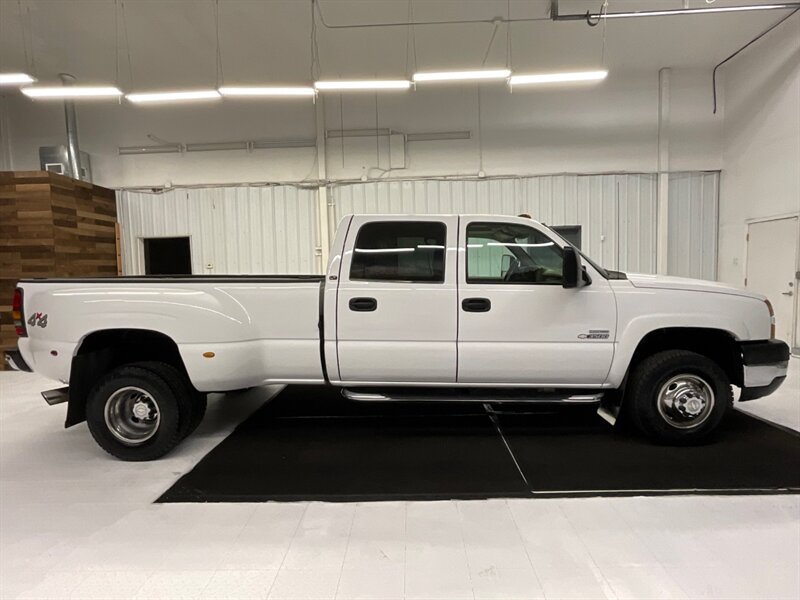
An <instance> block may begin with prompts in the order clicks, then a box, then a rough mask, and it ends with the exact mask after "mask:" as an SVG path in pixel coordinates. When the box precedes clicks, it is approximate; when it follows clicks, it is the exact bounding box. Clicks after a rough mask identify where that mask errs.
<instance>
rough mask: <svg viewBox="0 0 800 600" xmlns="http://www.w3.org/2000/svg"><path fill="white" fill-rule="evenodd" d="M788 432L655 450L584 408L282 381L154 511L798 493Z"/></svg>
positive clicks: (724, 431) (752, 428)
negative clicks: (353, 393) (352, 391)
mask: <svg viewBox="0 0 800 600" xmlns="http://www.w3.org/2000/svg"><path fill="white" fill-rule="evenodd" d="M798 465H800V435H798V434H796V433H795V432H790V431H785V430H783V429H781V428H778V427H775V426H772V425H770V424H768V423H765V422H762V421H759V420H758V419H755V418H753V417H750V416H747V415H745V414H744V413H741V412H738V411H733V412H732V414H731V415H730V416H729V418H728V419H726V421H725V423H723V425H722V426H721V428H720V430H719V432H718V433H717V435H715V436H714V438H713V439H712V440H710V441H709V443H708V444H706V445H703V446H697V447H689V448H676V447H667V446H658V445H654V444H651V443H650V442H648V441H647V440H644V439H641V438H639V437H638V436H636V435H634V434H632V433H630V432H627V431H625V430H624V429H622V430H620V429H618V428H614V429H612V428H611V427H609V426H608V425H607V424H606V423H605V422H604V421H602V420H601V419H600V418H599V417H598V416H597V415H596V414H595V412H594V410H593V409H591V408H586V407H564V408H563V409H557V410H554V409H541V408H536V409H533V408H530V407H527V406H520V405H516V406H514V407H511V406H508V405H495V406H494V407H493V408H491V409H490V410H489V412H487V410H486V409H485V408H484V407H483V405H481V404H477V403H471V404H467V403H464V404H461V403H451V404H423V403H402V404H399V403H395V404H389V403H363V402H350V401H347V400H345V399H344V398H342V397H341V395H340V394H339V393H338V391H337V390H335V389H331V388H322V387H304V386H292V387H289V388H286V389H285V390H284V391H283V392H281V393H280V394H279V395H278V396H277V397H276V398H274V399H273V400H272V401H271V402H269V403H267V404H265V405H264V406H263V407H262V408H260V409H259V410H258V411H256V413H254V414H253V415H252V416H251V417H250V418H249V419H247V420H246V421H245V422H243V423H242V424H241V425H239V427H237V429H236V430H235V431H234V432H233V433H232V434H231V435H230V436H228V438H226V439H225V440H224V441H223V442H222V443H221V444H219V445H218V446H217V447H216V448H215V449H214V450H212V451H211V452H210V453H209V454H208V455H206V456H205V457H204V458H203V459H202V460H201V461H200V462H199V463H198V464H197V465H196V466H195V468H194V469H193V470H192V471H190V472H189V473H187V474H186V475H184V476H183V477H182V478H181V479H179V480H178V481H177V482H176V483H175V485H173V486H172V487H171V488H170V489H169V490H167V491H166V492H165V493H164V494H163V495H162V497H161V498H159V500H158V501H159V502H261V501H270V500H272V501H295V500H324V501H334V502H335V501H367V500H440V499H471V498H490V497H531V496H532V495H549V496H552V495H555V496H572V495H618V494H624V495H631V494H636V495H639V494H672V493H756V492H760V493H784V492H791V491H795V492H796V491H800V468H798Z"/></svg>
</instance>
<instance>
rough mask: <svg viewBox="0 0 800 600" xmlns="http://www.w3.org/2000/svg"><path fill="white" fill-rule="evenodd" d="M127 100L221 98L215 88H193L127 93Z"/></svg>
mask: <svg viewBox="0 0 800 600" xmlns="http://www.w3.org/2000/svg"><path fill="white" fill-rule="evenodd" d="M125 97H126V98H127V99H128V100H130V101H131V102H135V103H140V102H175V101H178V102H180V101H182V100H216V99H217V98H221V97H222V96H220V95H219V92H218V91H217V90H195V91H189V92H147V93H144V94H127V95H126V96H125Z"/></svg>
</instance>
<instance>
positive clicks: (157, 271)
mask: <svg viewBox="0 0 800 600" xmlns="http://www.w3.org/2000/svg"><path fill="white" fill-rule="evenodd" d="M144 269H145V273H146V274H147V275H191V274H192V255H191V251H190V249H189V238H188V237H173V238H145V240H144Z"/></svg>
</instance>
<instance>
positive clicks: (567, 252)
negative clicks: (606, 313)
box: [562, 246, 586, 288]
mask: <svg viewBox="0 0 800 600" xmlns="http://www.w3.org/2000/svg"><path fill="white" fill-rule="evenodd" d="M584 285H586V281H585V280H584V278H583V266H582V265H581V257H580V255H579V254H578V253H577V252H576V250H575V248H573V247H572V246H565V247H564V272H563V283H562V286H563V287H565V288H582V287H583V286H584Z"/></svg>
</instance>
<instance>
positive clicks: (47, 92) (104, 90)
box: [22, 85, 122, 98]
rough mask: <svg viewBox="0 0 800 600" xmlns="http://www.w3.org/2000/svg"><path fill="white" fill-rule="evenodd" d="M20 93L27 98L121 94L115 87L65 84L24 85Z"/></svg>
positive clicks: (113, 95)
mask: <svg viewBox="0 0 800 600" xmlns="http://www.w3.org/2000/svg"><path fill="white" fill-rule="evenodd" d="M22 93H23V94H25V95H26V96H28V97H29V98H118V97H119V96H122V92H120V91H119V90H118V89H117V88H115V87H103V86H83V85H65V86H58V87H26V88H22Z"/></svg>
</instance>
